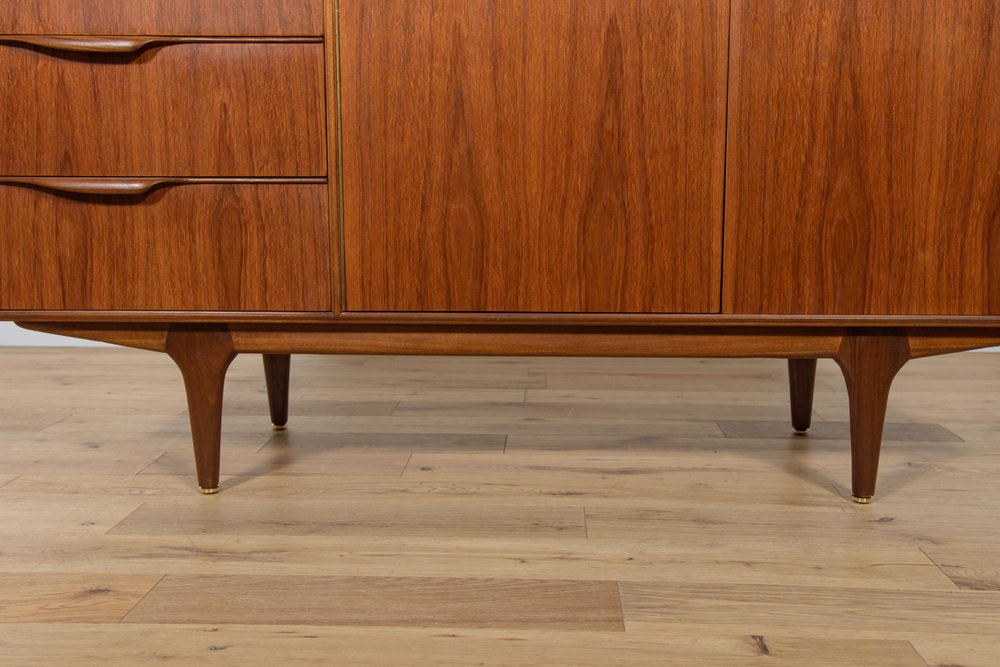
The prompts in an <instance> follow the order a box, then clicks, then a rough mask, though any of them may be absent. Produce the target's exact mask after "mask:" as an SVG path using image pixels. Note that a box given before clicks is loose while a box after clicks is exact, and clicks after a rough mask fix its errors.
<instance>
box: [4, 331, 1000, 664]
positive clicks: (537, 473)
mask: <svg viewBox="0 0 1000 667" xmlns="http://www.w3.org/2000/svg"><path fill="white" fill-rule="evenodd" d="M785 373H786V371H785V364H784V362H783V361H780V360H649V359H626V360H606V359H548V358H539V359H510V358H493V359H480V358H451V359H442V358H399V357H340V358H337V357H295V358H294V359H293V364H292V376H293V379H292V409H291V412H292V417H291V427H290V430H288V431H286V432H272V431H271V429H270V425H269V423H268V419H267V408H266V397H265V393H264V384H263V373H262V370H261V363H260V359H259V357H252V356H244V357H241V358H239V359H238V360H237V361H236V363H235V364H234V366H233V368H232V370H231V372H230V378H229V383H228V386H227V396H226V420H225V434H224V444H223V473H224V474H223V493H221V494H220V495H218V496H212V497H203V496H201V495H199V494H198V493H197V491H196V488H195V479H194V470H193V460H192V455H191V451H190V449H191V446H190V441H189V436H188V426H187V422H186V412H185V402H184V396H183V393H182V387H181V381H180V376H179V373H178V372H177V371H176V369H175V368H174V367H173V366H172V364H171V362H170V361H169V360H167V358H166V357H165V356H163V355H157V354H153V353H143V352H134V351H126V350H117V349H97V350H68V349H67V350H36V349H4V350H0V665H32V666H33V667H34V666H37V665H46V666H48V665H74V666H79V665H137V664H146V663H156V664H160V663H163V664H178V665H182V664H195V663H207V664H216V663H219V664H231V665H241V666H245V665H269V666H270V665H296V664H316V665H355V664H358V665H467V664H486V665H531V664H538V665H646V664H648V665H758V664H759V665H878V666H886V665H982V666H991V667H992V666H995V665H998V664H1000V556H998V547H1000V484H998V483H997V479H998V473H1000V448H998V447H997V446H996V444H997V440H998V437H997V433H998V428H1000V391H998V390H1000V355H991V354H974V353H969V354H962V355H955V356H951V357H943V358H937V359H927V360H920V361H915V362H912V363H911V364H909V365H908V366H907V367H906V368H905V369H904V370H903V372H902V373H901V374H900V375H899V377H898V379H897V381H896V384H895V387H894V393H893V396H892V399H891V402H890V412H889V425H888V427H887V430H886V442H885V446H884V448H883V461H882V470H881V475H880V482H879V489H878V496H877V499H876V502H875V504H873V505H871V506H867V507H862V506H858V505H854V504H852V503H850V502H849V501H848V500H847V497H848V495H849V492H848V484H849V480H850V471H849V458H850V457H849V450H848V442H847V424H846V421H845V420H846V417H847V400H846V395H845V391H844V388H843V381H842V379H841V377H840V374H839V371H838V370H837V369H836V367H835V366H834V365H833V363H832V362H826V361H821V362H820V369H819V375H818V379H817V392H816V414H815V419H816V423H815V426H814V429H813V432H812V434H811V435H810V436H809V437H806V438H802V437H795V436H793V435H791V429H790V426H789V422H788V415H787V413H788V398H787V385H786V375H785Z"/></svg>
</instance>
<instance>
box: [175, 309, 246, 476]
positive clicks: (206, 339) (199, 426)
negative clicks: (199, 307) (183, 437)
mask: <svg viewBox="0 0 1000 667" xmlns="http://www.w3.org/2000/svg"><path fill="white" fill-rule="evenodd" d="M166 352H167V354H169V355H170V357H171V358H172V359H173V360H174V362H175V363H176V364H177V366H178V368H180V370H181V375H182V376H184V387H185V389H186V390H187V399H188V413H189V415H190V417H191V439H192V441H193V442H194V459H195V464H196V465H197V467H198V486H199V488H201V491H202V493H216V492H218V490H219V455H220V450H221V444H222V394H223V388H224V385H225V381H226V371H227V370H228V369H229V364H231V363H232V362H233V359H235V358H236V351H235V350H234V349H233V341H232V338H231V337H230V335H229V332H228V331H227V330H226V329H222V328H218V327H215V328H211V327H172V328H171V329H170V333H169V334H168V335H167V343H166Z"/></svg>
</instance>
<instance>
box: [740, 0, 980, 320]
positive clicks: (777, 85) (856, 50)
mask: <svg viewBox="0 0 1000 667" xmlns="http://www.w3.org/2000/svg"><path fill="white" fill-rule="evenodd" d="M998 15H1000V2H997V0H968V1H964V2H940V1H938V0H884V1H882V0H877V1H876V0H734V2H733V33H732V57H731V64H732V71H731V74H730V91H729V141H728V145H727V149H728V160H727V170H728V173H727V178H726V189H727V193H726V270H725V276H726V279H725V292H724V294H725V296H724V299H723V309H724V312H731V313H773V314H788V315H807V314H831V315H833V314H836V315H860V314H873V315H920V314H925V315H931V314H944V315H995V314H1000V177H998V174H1000V20H998V18H997V17H998Z"/></svg>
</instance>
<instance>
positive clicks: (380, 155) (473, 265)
mask: <svg viewBox="0 0 1000 667" xmlns="http://www.w3.org/2000/svg"><path fill="white" fill-rule="evenodd" d="M341 17H342V18H341V21H342V24H341V40H342V64H343V67H342V72H343V79H342V86H343V99H344V108H343V135H344V207H345V218H344V226H345V240H346V241H345V242H346V248H345V250H346V262H347V264H346V275H347V306H348V309H349V310H369V311H370V310H386V311H392V310H396V311H548V312H584V311H585V312H715V311H716V310H717V309H718V305H719V304H718V300H719V296H718V293H719V280H720V278H719V264H720V252H721V250H720V241H721V220H720V217H721V196H722V163H723V139H724V136H723V135H724V132H723V125H724V112H725V109H724V106H725V104H724V99H725V85H726V82H725V72H726V61H725V58H726V39H727V30H728V3H726V2H723V1H722V0H661V1H658V2H640V1H638V0H506V1H504V2H496V1H495V0H440V1H437V2H431V1H430V0H343V2H341Z"/></svg>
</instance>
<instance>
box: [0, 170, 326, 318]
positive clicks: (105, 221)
mask: <svg viewBox="0 0 1000 667" xmlns="http://www.w3.org/2000/svg"><path fill="white" fill-rule="evenodd" d="M0 220H2V221H3V224H0V248H3V252H2V253H0V310H90V311H95V310H137V311H166V310H172V311H285V312H288V311H295V312H306V311H308V312H315V311H328V310H329V309H330V307H331V294H330V292H331V288H330V271H331V268H330V257H331V253H330V233H329V229H330V227H329V218H328V208H327V191H326V185H325V184H324V182H323V179H307V180H302V179H298V180H296V181H295V182H289V180H288V179H268V180H265V181H261V180H259V179H257V180H255V181H253V182H250V181H248V180H245V179H231V178H230V179H227V178H155V179H97V178H85V179H79V178H24V177H0Z"/></svg>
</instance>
